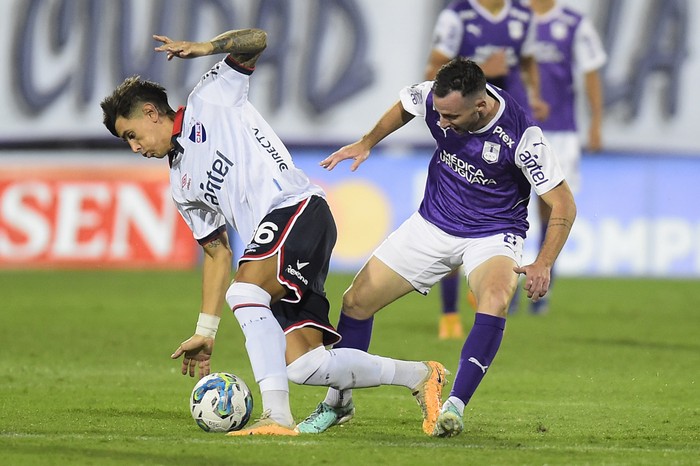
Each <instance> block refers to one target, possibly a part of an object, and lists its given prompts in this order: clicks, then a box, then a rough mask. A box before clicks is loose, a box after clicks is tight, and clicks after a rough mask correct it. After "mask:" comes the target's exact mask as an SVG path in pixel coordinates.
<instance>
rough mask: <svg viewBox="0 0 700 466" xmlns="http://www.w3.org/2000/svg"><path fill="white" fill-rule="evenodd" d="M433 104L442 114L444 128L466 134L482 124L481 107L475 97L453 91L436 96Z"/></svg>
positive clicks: (441, 124) (441, 123) (441, 120)
mask: <svg viewBox="0 0 700 466" xmlns="http://www.w3.org/2000/svg"><path fill="white" fill-rule="evenodd" d="M433 104H434V106H435V110H436V111H437V112H438V113H439V114H440V126H441V127H442V128H444V129H451V130H453V131H454V132H455V133H457V134H464V133H466V132H473V131H476V130H478V129H479V128H480V127H481V126H482V125H481V123H480V120H481V113H480V107H479V106H478V105H477V100H476V99H474V98H471V97H469V96H467V97H465V96H463V95H462V94H461V93H460V92H458V91H453V92H450V93H449V94H447V95H446V96H445V97H437V96H434V97H433Z"/></svg>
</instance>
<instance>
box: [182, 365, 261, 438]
mask: <svg viewBox="0 0 700 466" xmlns="http://www.w3.org/2000/svg"><path fill="white" fill-rule="evenodd" d="M190 411H191V412H192V418H194V420H195V421H196V422H197V425H198V426H199V427H201V428H202V429H203V430H204V431H206V432H230V431H232V430H239V429H242V428H243V426H245V424H246V422H248V419H250V413H252V412H253V395H251V393H250V390H249V389H248V386H247V385H246V384H245V382H243V379H241V378H240V377H238V376H235V375H233V374H229V373H227V372H215V373H213V374H209V375H208V376H206V377H203V378H202V379H201V380H200V381H199V382H197V385H195V386H194V389H193V390H192V396H190Z"/></svg>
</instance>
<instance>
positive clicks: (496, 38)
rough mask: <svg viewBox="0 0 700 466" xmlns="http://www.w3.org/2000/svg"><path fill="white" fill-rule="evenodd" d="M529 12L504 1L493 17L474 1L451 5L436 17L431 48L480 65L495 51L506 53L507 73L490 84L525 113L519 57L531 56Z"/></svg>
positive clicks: (532, 34) (532, 44)
mask: <svg viewBox="0 0 700 466" xmlns="http://www.w3.org/2000/svg"><path fill="white" fill-rule="evenodd" d="M532 21H533V14H532V12H531V11H530V10H529V9H528V8H525V7H523V6H521V5H520V4H518V3H517V2H511V1H510V0H506V2H505V6H504V7H503V9H502V10H501V12H500V13H499V14H498V15H497V16H494V15H492V14H491V13H490V12H489V11H488V10H486V9H485V8H484V7H483V6H481V5H480V4H479V3H478V2H477V1H476V0H460V1H453V2H452V3H450V4H449V5H448V6H447V7H446V8H445V9H444V10H443V11H442V12H441V13H440V16H439V17H438V20H437V23H436V25H435V32H434V37H435V40H434V43H435V45H434V46H433V48H434V49H435V50H437V51H439V52H440V53H442V54H444V55H445V56H447V57H449V58H455V57H457V56H461V57H464V58H469V59H471V60H474V61H475V62H476V63H479V64H481V63H483V62H484V61H486V59H487V58H488V57H489V56H490V55H491V54H492V53H494V52H496V51H499V50H505V52H506V56H507V60H508V67H509V73H508V74H507V75H506V76H504V77H503V78H496V79H489V82H490V83H492V84H495V85H496V86H498V87H501V88H502V89H505V90H506V91H508V93H509V94H510V95H512V96H513V97H514V98H515V100H516V101H517V102H518V103H519V104H520V105H521V106H522V107H523V108H524V109H525V110H526V111H527V112H529V111H530V104H529V101H528V98H527V92H526V90H525V85H524V84H523V80H522V78H521V76H520V66H519V64H520V58H521V57H523V56H530V55H533V54H534V45H535V42H534V39H535V37H534V32H535V31H534V27H533V22H532Z"/></svg>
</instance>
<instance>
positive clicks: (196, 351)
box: [170, 334, 214, 378]
mask: <svg viewBox="0 0 700 466" xmlns="http://www.w3.org/2000/svg"><path fill="white" fill-rule="evenodd" d="M213 350H214V339H213V338H209V337H205V336H202V335H197V334H194V335H192V336H191V337H190V338H188V339H187V340H185V341H183V342H182V343H180V346H178V348H177V349H176V350H175V352H174V353H173V354H172V355H171V356H170V357H171V358H172V359H178V358H179V357H180V356H183V355H184V357H183V359H182V375H187V374H188V373H189V374H190V377H194V372H195V367H197V366H199V378H202V377H204V376H206V375H209V373H210V372H211V367H210V364H209V362H210V360H211V353H212V351H213Z"/></svg>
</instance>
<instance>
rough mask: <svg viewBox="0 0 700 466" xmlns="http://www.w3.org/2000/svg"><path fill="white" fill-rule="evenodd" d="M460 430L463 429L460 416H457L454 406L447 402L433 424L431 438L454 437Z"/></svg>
mask: <svg viewBox="0 0 700 466" xmlns="http://www.w3.org/2000/svg"><path fill="white" fill-rule="evenodd" d="M462 429H464V421H462V415H461V414H459V411H457V408H455V405H453V404H452V403H450V402H449V401H448V402H446V403H445V406H443V407H442V410H441V411H440V415H439V416H438V418H437V422H436V423H435V429H434V430H433V437H454V436H456V435H459V434H460V432H462Z"/></svg>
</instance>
